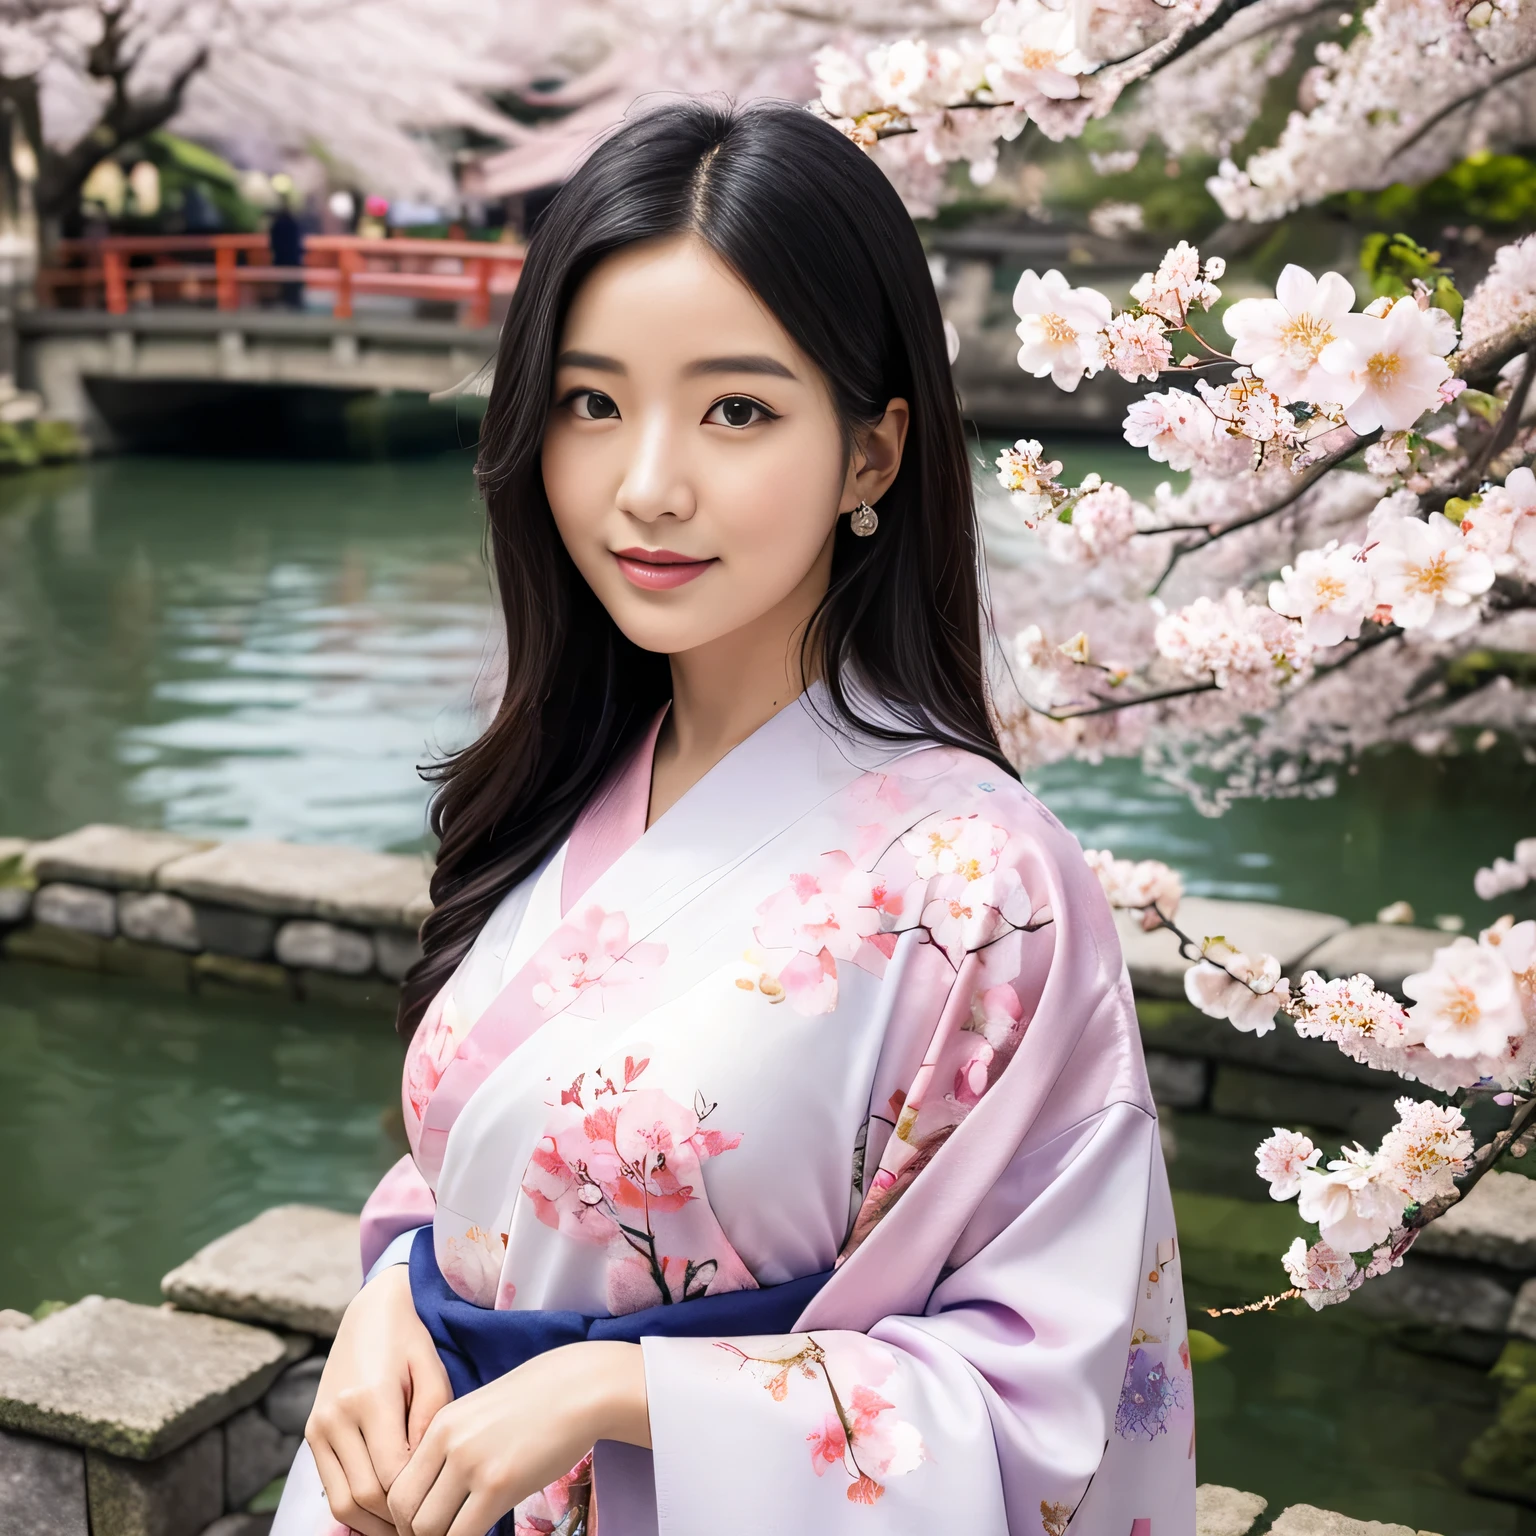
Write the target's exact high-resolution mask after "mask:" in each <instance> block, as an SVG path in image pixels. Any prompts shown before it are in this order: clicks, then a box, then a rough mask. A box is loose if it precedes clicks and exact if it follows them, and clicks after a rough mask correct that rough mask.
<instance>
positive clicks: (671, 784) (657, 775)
mask: <svg viewBox="0 0 1536 1536" xmlns="http://www.w3.org/2000/svg"><path fill="white" fill-rule="evenodd" d="M830 553H831V540H830V538H829V539H828V541H827V550H826V556H827V558H826V561H825V565H826V568H827V569H826V571H825V572H821V571H816V570H813V571H812V572H811V573H810V579H809V580H808V581H807V582H806V583H803V584H802V586H801V587H800V588H797V589H796V590H795V591H794V592H792V593H790V595H789V597H788V598H786V599H785V601H784V602H782V603H780V604H779V605H778V606H777V607H775V608H772V609H770V610H769V611H768V612H767V613H765V614H763V615H762V616H761V617H760V618H758V619H754V620H753V621H752V622H751V623H749V624H744V625H742V627H741V628H740V629H735V630H732V631H731V632H730V634H728V635H722V636H720V638H719V639H717V640H712V641H711V642H710V643H709V644H708V645H703V646H699V647H698V648H697V649H696V650H692V651H680V652H677V653H675V654H674V655H673V656H672V657H671V665H672V708H671V709H670V710H669V711H668V712H667V718H666V721H665V722H664V723H663V725H662V728H661V734H660V735H659V736H658V738H657V741H656V753H655V758H654V760H653V763H652V768H651V803H650V814H649V816H648V818H647V821H646V825H647V826H649V825H650V823H651V822H653V821H655V820H656V818H657V817H658V816H661V815H662V814H663V813H664V812H665V811H667V810H668V809H669V808H670V807H671V806H672V805H674V804H675V803H676V802H677V801H678V800H679V799H681V798H682V796H683V795H684V794H686V793H687V792H688V790H689V789H691V788H692V787H693V785H694V784H696V783H697V782H698V781H699V780H700V779H701V778H703V777H704V775H705V774H706V773H708V772H709V770H710V769H711V768H713V767H714V766H715V764H716V763H718V762H719V761H720V759H721V758H722V757H724V756H725V755H726V753H727V752H729V751H730V750H731V749H732V748H733V747H736V746H739V745H740V744H741V743H742V742H744V741H745V740H746V739H747V737H749V736H750V735H751V734H752V733H753V732H754V731H756V730H757V729H758V727H759V726H762V725H765V724H766V723H767V722H768V721H769V720H771V719H772V718H773V717H774V716H775V715H776V714H778V712H779V711H780V710H781V709H784V708H785V707H786V706H788V705H790V704H792V703H793V702H794V701H795V700H796V699H797V698H799V697H800V695H801V694H802V693H804V692H805V690H806V688H807V686H809V684H810V683H811V682H813V681H814V680H815V679H814V676H807V675H806V673H805V671H804V670H803V669H802V666H801V641H802V639H803V637H804V635H805V629H806V625H807V624H808V623H809V622H810V618H811V615H812V614H813V613H814V612H815V610H816V604H817V602H819V601H820V596H821V593H822V592H824V591H825V590H826V577H827V574H829V573H830V567H831V560H830ZM822 563H823V562H821V561H818V565H821V564H822ZM817 576H820V578H821V579H820V580H819V582H818V581H817V580H816V579H815V578H816V577H817Z"/></svg>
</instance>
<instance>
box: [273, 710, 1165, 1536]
mask: <svg viewBox="0 0 1536 1536" xmlns="http://www.w3.org/2000/svg"><path fill="white" fill-rule="evenodd" d="M659 724H660V721H659V720H658V721H657V722H656V725H653V727H652V729H651V731H650V733H649V735H648V736H647V737H646V739H645V740H644V741H642V742H641V743H640V745H639V747H638V749H637V750H636V751H635V752H634V753H633V754H632V755H631V756H630V758H629V760H628V761H627V762H625V763H623V764H621V765H619V767H618V768H617V769H616V770H615V771H614V773H613V774H612V775H611V776H610V779H609V780H608V781H607V782H606V783H605V784H604V785H603V786H602V788H600V790H599V791H598V793H597V795H596V796H595V797H594V799H593V801H592V802H591V803H590V804H589V805H588V807H587V808H586V810H585V811H584V812H583V814H582V817H581V819H580V820H579V822H578V823H577V825H576V827H575V829H574V830H573V832H572V835H571V837H570V840H569V841H568V842H567V843H566V844H565V845H564V846H563V847H561V848H560V849H559V850H557V851H556V852H555V853H554V854H553V855H552V856H551V857H550V858H549V859H548V860H547V861H546V862H545V863H544V865H543V866H542V867H541V868H540V869H538V870H537V871H535V872H534V873H533V874H532V875H530V876H529V877H528V878H527V879H526V880H525V881H524V882H523V883H522V884H521V885H520V886H519V887H518V888H517V889H515V890H514V891H512V892H511V893H510V894H509V895H508V896H507V897H506V899H505V900H504V901H503V903H502V904H501V906H500V908H499V909H498V910H497V911H496V912H495V914H494V915H493V916H492V918H491V919H490V920H489V921H488V923H487V924H486V926H485V928H484V930H483V931H482V932H481V934H480V935H479V937H478V939H477V940H476V942H475V945H474V946H473V948H472V950H471V952H470V953H469V954H468V955H467V956H466V958H465V961H464V962H463V964H462V965H461V966H460V968H459V970H458V972H457V973H456V974H455V976H454V977H453V979H452V980H451V981H450V982H449V983H448V984H447V985H446V986H445V987H444V989H443V991H442V992H441V993H440V994H439V996H438V997H437V999H436V1000H435V1001H434V1003H433V1004H432V1006H431V1007H430V1009H429V1010H428V1012H427V1014H426V1016H425V1017H424V1019H423V1021H422V1023H421V1025H420V1027H419V1029H418V1030H417V1032H416V1035H415V1038H414V1040H413V1042H412V1045H411V1047H410V1050H409V1054H408V1057H407V1061H406V1066H405V1072H404V1084H403V1106H404V1113H405V1118H406V1125H407V1130H408V1133H409V1138H410V1145H411V1156H410V1158H409V1159H408V1160H403V1162H402V1164H401V1166H400V1167H399V1168H397V1169H395V1170H393V1171H392V1172H391V1174H390V1175H388V1176H387V1177H386V1179H385V1181H384V1183H383V1184H382V1185H381V1186H380V1189H379V1191H378V1192H377V1193H376V1195H375V1197H374V1198H373V1199H372V1200H371V1201H370V1203H369V1207H368V1209H367V1210H366V1211H365V1214H364V1239H363V1241H364V1249H365V1254H364V1259H365V1264H368V1263H372V1262H374V1261H375V1260H377V1259H378V1257H379V1255H380V1253H381V1252H383V1251H384V1250H385V1248H386V1246H387V1245H388V1244H389V1243H390V1241H391V1240H392V1239H397V1240H398V1239H399V1235H400V1234H401V1233H407V1232H408V1231H409V1230H410V1229H412V1228H416V1227H419V1226H421V1225H423V1224H424V1223H427V1222H430V1229H431V1244H432V1250H433V1253H434V1254H435V1257H436V1261H437V1266H438V1268H439V1269H440V1270H441V1275H442V1277H443V1279H444V1280H445V1281H446V1283H447V1286H448V1287H450V1288H451V1290H452V1291H453V1292H454V1293H456V1295H457V1297H458V1298H461V1299H462V1301H463V1302H467V1303H471V1304H473V1306H475V1307H478V1308H488V1309H539V1310H543V1311H552V1310H560V1309H568V1310H570V1311H574V1312H577V1313H584V1314H588V1315H595V1316H599V1317H604V1316H607V1317H615V1318H617V1317H622V1316H623V1315H625V1314H629V1313H636V1312H640V1311H643V1310H645V1309H647V1308H658V1307H660V1308H663V1309H665V1308H667V1307H670V1306H676V1305H678V1304H681V1303H693V1302H696V1301H697V1300H698V1299H700V1298H710V1297H717V1296H726V1295H728V1294H730V1293H734V1292H740V1291H748V1290H752V1289H756V1288H767V1287H776V1286H780V1285H785V1284H788V1283H790V1282H796V1281H800V1280H803V1279H804V1278H805V1277H808V1276H823V1275H826V1276H827V1278H825V1279H824V1281H823V1282H821V1283H820V1284H819V1285H818V1286H817V1287H816V1288H814V1294H812V1295H811V1296H810V1299H809V1301H808V1302H807V1303H806V1304H805V1306H804V1308H803V1310H802V1311H801V1312H800V1314H799V1316H798V1317H797V1318H796V1319H795V1321H794V1323H793V1326H792V1327H791V1328H790V1330H789V1331H788V1332H787V1333H784V1332H780V1333H776V1334H748V1335H746V1336H742V1335H732V1336H719V1337H709V1336H705V1337H670V1336H648V1337H645V1338H644V1339H643V1340H642V1348H643V1350H644V1365H645V1376H646V1385H647V1391H648V1395H649V1404H650V1421H651V1432H652V1440H653V1447H654V1449H653V1450H652V1451H650V1452H646V1451H642V1450H640V1449H638V1448H635V1447H630V1446H623V1445H616V1444H613V1443H610V1442H601V1443H600V1444H599V1445H598V1446H597V1447H596V1449H595V1453H594V1458H593V1460H592V1464H591V1466H590V1469H588V1468H587V1466H586V1464H585V1463H584V1464H583V1467H582V1468H579V1469H576V1470H575V1471H574V1472H573V1473H572V1475H571V1476H570V1477H569V1478H567V1479H562V1481H561V1482H560V1483H557V1484H555V1485H553V1486H552V1487H551V1488H549V1489H546V1490H544V1492H543V1493H541V1494H537V1495H534V1496H533V1497H532V1498H530V1499H527V1500H525V1501H524V1502H523V1503H522V1504H521V1505H519V1507H518V1509H517V1510H516V1511H515V1512H514V1522H513V1523H514V1528H515V1530H516V1531H517V1533H518V1536H534V1533H536V1532H538V1533H544V1532H556V1533H562V1532H565V1531H569V1530H573V1529H576V1528H577V1527H578V1526H579V1523H580V1518H581V1516H582V1510H581V1509H580V1508H578V1504H579V1496H580V1493H581V1490H582V1488H583V1487H584V1486H585V1480H586V1479H587V1478H588V1477H589V1476H590V1477H591V1478H592V1481H593V1484H594V1486H595V1489H596V1505H597V1512H598V1517H599V1521H600V1527H601V1532H602V1536H721V1533H724V1532H730V1533H731V1536H787V1533H792V1532H794V1533H798V1532H803V1531H813V1532H816V1533H817V1536H845V1533H846V1536H897V1533H901V1536H906V1533H913V1532H919V1531H928V1532H941V1531H966V1532H970V1533H988V1536H990V1533H998V1536H1002V1533H1004V1532H1007V1533H1011V1536H1191V1533H1193V1531H1194V1529H1195V1512H1194V1486H1195V1478H1194V1466H1195V1463H1194V1428H1193V1426H1194V1410H1193V1396H1192V1381H1191V1372H1190V1363H1189V1351H1188V1344H1187V1336H1186V1330H1185V1321H1184V1311H1183V1298H1182V1285H1181V1280H1180V1270H1179V1259H1178V1244H1177V1238H1176V1235H1175V1231H1174V1220H1173V1210H1172V1204H1171V1201H1170V1198H1169V1192H1168V1184H1167V1178H1166V1174H1165V1172H1164V1168H1163V1163H1162V1155H1161V1150H1160V1146H1159V1141H1158V1134H1157V1121H1156V1113H1155V1110H1154V1108H1153V1104H1152V1098H1151V1094H1150V1092H1149V1090H1148V1086H1147V1078H1146V1071H1145V1067H1144V1064H1143V1060H1142V1053H1141V1046H1140V1039H1139V1035H1138V1032H1137V1027H1136V1017H1135V1012H1134V1009H1133V1006H1132V1001H1131V995H1130V988H1129V983H1128V981H1127V978H1126V974H1125V968H1124V964H1123V961H1122V959H1121V955H1120V949H1119V944H1118V941H1117V938H1116V934H1115V929H1114V925H1113V922H1112V920H1111V917H1110V913H1109V909H1108V906H1107V903H1106V901H1105V898H1104V896H1103V894H1102V892H1101V890H1100V888H1099V886H1098V883H1097V881H1096V879H1095V877H1094V876H1093V874H1092V872H1091V871H1090V870H1089V869H1088V867H1087V865H1086V864H1085V862H1084V860H1083V858H1082V853H1081V850H1080V849H1079V847H1078V845H1077V843H1076V842H1075V840H1074V839H1073V838H1072V836H1071V835H1070V834H1069V833H1068V832H1066V830H1065V829H1064V828H1063V827H1062V826H1061V825H1060V823H1059V822H1057V821H1056V819H1055V818H1054V817H1053V816H1052V815H1051V814H1050V813H1049V812H1048V811H1046V810H1045V809H1044V808H1043V807H1042V806H1041V805H1040V803H1039V802H1038V801H1037V800H1035V798H1034V797H1033V796H1032V795H1031V794H1030V793H1029V792H1028V791H1027V790H1025V789H1024V788H1023V787H1022V786H1021V785H1019V784H1018V783H1017V782H1016V781H1014V780H1013V779H1012V778H1011V777H1009V776H1007V775H1006V774H1004V773H1003V772H1002V771H1000V770H999V769H998V768H997V767H996V766H995V765H994V764H992V763H990V762H988V761H986V760H985V759H983V758H980V757H978V756H975V755H973V754H970V753H967V752H964V751H959V750H956V749H953V748H950V747H945V746H936V745H933V744H927V743H915V744H914V743H905V744H891V743H888V742H880V741H876V740H873V739H870V738H868V737H866V736H864V735H862V734H859V733H855V732H852V731H851V730H849V729H848V728H846V727H844V726H841V725H839V724H835V723H833V721H832V718H831V713H830V706H829V704H828V703H827V699H826V694H825V691H824V690H823V689H821V688H820V687H813V688H812V689H811V690H810V691H809V692H808V693H807V694H805V695H802V696H801V698H800V699H798V700H797V701H795V702H794V703H792V704H791V705H789V706H788V707H787V708H785V709H784V710H782V711H781V712H780V713H779V714H777V715H775V716H774V717H773V718H772V719H770V720H769V721H768V722H767V723H766V724H765V725H763V726H762V727H761V728H760V729H759V730H758V731H757V732H756V733H755V734H753V735H752V736H751V737H750V738H748V739H747V740H746V741H745V742H743V743H742V744H741V745H740V746H738V747H736V748H735V749H734V750H733V751H732V752H730V753H729V754H728V755H727V756H726V757H725V758H724V759H722V760H721V762H720V763H719V764H717V765H716V767H715V768H713V769H712V770H711V771H710V772H709V773H708V774H707V775H706V776H705V777H704V778H703V779H702V780H700V781H699V783H697V784H696V785H695V786H694V787H693V788H692V789H691V790H689V791H688V793H687V794H686V795H684V796H683V798H682V799H681V800H679V801H678V802H677V804H676V805H674V806H673V807H672V808H671V809H670V810H668V811H667V812H666V813H665V814H664V815H663V816H661V817H660V818H659V819H658V820H657V821H656V822H655V824H654V825H653V826H651V827H650V828H649V829H647V828H646V826H645V819H646V809H647V804H648V798H649V786H650V764H651V756H652V748H653V746H654V741H655V735H656V729H657V727H658V726H659ZM405 1241H407V1242H408V1241H409V1239H408V1238H407V1239H405ZM398 1249H399V1241H397V1242H396V1250H397V1251H398ZM399 1256H400V1257H404V1254H403V1252H400V1253H399ZM428 1257H431V1255H428ZM413 1277H414V1271H413ZM785 1294H790V1293H785ZM744 1299H750V1298H744ZM791 1315H792V1314H791ZM306 1457H307V1451H305V1452H301V1454H300V1463H299V1464H297V1465H296V1467H295V1473H294V1477H293V1478H291V1479H290V1484H289V1490H288V1495H289V1496H288V1497H286V1498H285V1501H284V1505H283V1508H282V1510H281V1511H280V1513H279V1516H278V1519H277V1523H276V1525H275V1527H274V1536H318V1533H320V1532H328V1531H334V1530H335V1529H337V1528H336V1527H335V1526H334V1525H333V1524H330V1523H328V1515H325V1514H324V1512H323V1499H322V1501H321V1505H322V1508H321V1510H320V1512H318V1513H317V1512H316V1507H315V1503H314V1491H315V1490H316V1489H317V1488H318V1486H319V1485H318V1481H317V1479H316V1477H315V1474H314V1471H313V1467H312V1464H311V1465H309V1466H308V1467H307V1468H306V1467H305V1466H304V1462H305V1459H306Z"/></svg>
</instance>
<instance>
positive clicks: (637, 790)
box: [560, 704, 671, 917]
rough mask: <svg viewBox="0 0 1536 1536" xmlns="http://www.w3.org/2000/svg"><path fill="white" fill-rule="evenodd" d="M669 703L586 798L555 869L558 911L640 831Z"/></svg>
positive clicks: (585, 889)
mask: <svg viewBox="0 0 1536 1536" xmlns="http://www.w3.org/2000/svg"><path fill="white" fill-rule="evenodd" d="M670 708H671V705H670V704H664V705H663V706H662V707H661V708H660V709H659V710H657V712H656V718H655V719H654V720H653V721H651V723H650V725H649V726H648V727H647V728H646V731H645V734H644V735H643V736H642V737H641V738H640V740H639V741H638V742H637V743H636V745H635V748H634V750H633V751H632V752H631V753H630V754H629V756H628V757H626V758H625V759H624V760H623V762H622V763H620V764H619V765H618V767H617V768H616V769H615V770H614V771H612V772H611V773H609V775H608V777H607V778H606V779H605V780H604V781H603V782H602V784H600V785H599V786H598V790H597V793H596V794H595V795H593V796H592V798H591V799H590V800H589V801H587V803H586V805H585V806H584V807H583V808H582V812H581V815H580V816H578V817H577V818H576V825H575V826H574V827H572V828H571V837H570V841H569V843H568V844H567V845H566V850H565V867H564V869H563V870H562V871H561V875H560V915H561V917H564V916H565V915H566V914H567V913H568V912H569V911H570V910H571V908H572V907H574V906H575V905H576V903H577V902H578V901H580V900H581V898H582V897H583V896H585V895H586V893H587V892H588V891H589V890H591V888H592V886H593V885H594V884H595V883H596V881H597V880H598V878H599V877H600V876H601V875H604V874H606V873H607V871H608V869H609V867H610V866H611V865H612V864H613V863H614V861H615V860H616V859H617V858H618V857H619V855H620V854H622V853H624V852H626V851H627V850H628V849H629V848H631V847H632V846H633V845H634V844H635V843H638V842H639V841H640V838H641V837H642V836H643V835H644V832H645V821H646V816H647V814H648V813H649V811H650V808H651V764H652V762H653V761H654V760H655V756H656V737H657V735H658V734H659V733H660V731H661V722H662V721H663V720H665V719H666V718H667V710H668V709H670Z"/></svg>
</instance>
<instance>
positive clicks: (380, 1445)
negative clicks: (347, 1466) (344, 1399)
mask: <svg viewBox="0 0 1536 1536" xmlns="http://www.w3.org/2000/svg"><path fill="white" fill-rule="evenodd" d="M405 1404H406V1400H405V1394H404V1393H403V1392H399V1391H398V1390H396V1389H394V1388H391V1390H390V1391H388V1392H376V1393H373V1394H371V1395H370V1397H369V1399H368V1401H367V1402H366V1403H365V1404H364V1405H363V1406H362V1412H361V1413H360V1415H359V1418H358V1424H357V1430H358V1433H359V1434H360V1435H361V1436H362V1440H363V1445H364V1447H365V1448H366V1450H367V1453H368V1460H369V1463H370V1464H371V1466H372V1468H373V1474H374V1477H375V1478H376V1480H377V1482H378V1485H379V1498H380V1507H381V1509H382V1501H383V1499H384V1497H385V1495H386V1494H388V1492H389V1489H390V1485H391V1484H392V1483H393V1482H394V1480H395V1479H396V1477H398V1476H399V1475H400V1469H401V1468H402V1467H403V1466H404V1465H405V1464H406V1462H408V1461H409V1460H410V1459H411V1443H410V1441H409V1440H408V1439H407V1438H406V1417H405V1411H406V1410H405ZM372 1507H373V1506H372V1505H371V1504H370V1505H369V1508H372Z"/></svg>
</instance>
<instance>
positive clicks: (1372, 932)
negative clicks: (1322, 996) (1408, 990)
mask: <svg viewBox="0 0 1536 1536" xmlns="http://www.w3.org/2000/svg"><path fill="white" fill-rule="evenodd" d="M1453 938H1455V934H1450V933H1437V932H1436V931H1435V930H1434V929H1431V928H1408V927H1405V926H1403V925H1402V924H1400V923H1361V924H1360V925H1359V927H1356V928H1346V929H1345V930H1344V932H1343V933H1339V934H1335V935H1334V936H1333V937H1332V938H1331V939H1329V940H1327V941H1326V942H1325V943H1324V944H1321V945H1320V946H1319V947H1318V948H1317V949H1314V950H1313V951H1312V953H1311V954H1310V955H1308V956H1307V960H1306V967H1305V968H1306V969H1307V970H1310V971H1318V972H1320V973H1321V974H1322V975H1323V976H1325V977H1327V978H1328V979H1329V980H1332V979H1333V978H1334V977H1336V976H1353V975H1355V974H1356V972H1358V971H1364V972H1365V974H1366V975H1367V976H1369V977H1370V978H1371V980H1372V981H1374V982H1375V983H1376V985H1377V986H1378V987H1380V988H1381V989H1382V991H1383V992H1390V993H1391V994H1392V995H1393V996H1394V997H1396V998H1398V999H1399V1000H1400V1001H1402V1000H1405V999H1404V994H1403V978H1404V977H1405V976H1411V975H1413V973H1414V972H1415V971H1425V970H1428V969H1429V966H1430V963H1431V961H1432V960H1433V958H1434V953H1435V951H1436V950H1437V949H1444V948H1445V946H1446V945H1447V944H1449V943H1450V941H1451V940H1452V939H1453Z"/></svg>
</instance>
